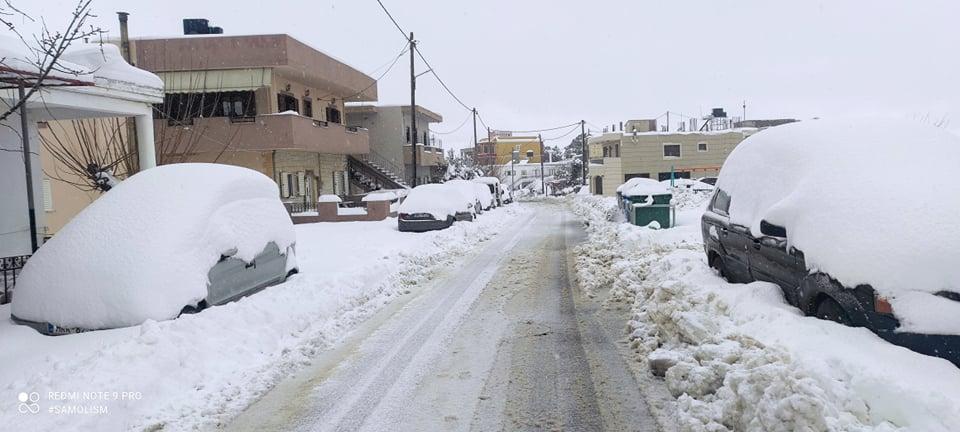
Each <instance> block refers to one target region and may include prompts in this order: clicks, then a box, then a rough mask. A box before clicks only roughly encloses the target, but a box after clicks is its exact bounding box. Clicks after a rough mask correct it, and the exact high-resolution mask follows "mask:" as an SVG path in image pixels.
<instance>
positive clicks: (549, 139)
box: [543, 123, 580, 142]
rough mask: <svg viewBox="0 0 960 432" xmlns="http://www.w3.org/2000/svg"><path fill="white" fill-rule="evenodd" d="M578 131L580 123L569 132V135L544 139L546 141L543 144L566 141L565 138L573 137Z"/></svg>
mask: <svg viewBox="0 0 960 432" xmlns="http://www.w3.org/2000/svg"><path fill="white" fill-rule="evenodd" d="M578 129H580V124H579V123H577V125H576V126H574V127H573V128H572V129H570V130H569V131H567V133H565V134H563V135H560V136H556V137H553V138H544V139H543V142H547V141H556V140H560V139H564V138H566V137H568V136H570V135H572V134H573V133H574V132H578Z"/></svg>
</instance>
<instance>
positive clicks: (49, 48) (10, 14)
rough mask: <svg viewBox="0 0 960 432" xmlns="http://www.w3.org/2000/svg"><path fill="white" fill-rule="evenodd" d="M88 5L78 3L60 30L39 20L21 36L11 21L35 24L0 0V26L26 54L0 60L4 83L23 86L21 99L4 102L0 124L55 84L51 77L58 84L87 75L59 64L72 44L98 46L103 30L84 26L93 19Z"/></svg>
mask: <svg viewBox="0 0 960 432" xmlns="http://www.w3.org/2000/svg"><path fill="white" fill-rule="evenodd" d="M91 2H92V0H80V1H78V3H77V5H76V7H75V8H74V9H73V12H72V17H71V19H70V21H69V23H68V24H67V25H66V27H65V28H64V29H62V30H52V29H50V28H49V27H48V26H47V24H46V21H44V20H43V19H42V18H41V19H40V22H39V23H40V30H39V31H38V32H37V33H33V34H24V33H23V32H21V31H20V29H19V27H17V25H16V24H15V23H14V20H16V19H21V20H26V21H30V22H37V21H36V20H35V19H33V18H32V17H31V16H30V15H28V14H27V13H25V12H23V11H22V10H20V9H18V8H16V7H15V6H14V5H13V4H12V3H11V2H10V0H3V3H2V4H0V24H2V25H4V26H5V27H6V28H7V30H8V31H9V32H10V33H13V35H14V37H15V38H16V39H18V40H20V42H22V43H23V45H24V48H25V50H24V52H25V54H26V55H25V56H24V57H23V58H7V57H3V58H0V73H2V74H3V81H4V82H6V83H17V86H18V87H19V86H20V85H23V86H24V87H25V88H24V90H25V97H23V98H20V99H18V100H17V102H16V103H13V104H10V103H8V102H6V101H5V100H4V101H3V103H4V104H5V105H6V107H5V108H4V109H3V110H2V111H0V122H2V121H3V120H6V118H7V117H9V116H10V115H11V114H13V113H14V112H16V111H17V110H19V109H20V106H21V105H23V104H25V103H27V101H28V100H29V99H30V97H31V96H33V95H34V94H35V93H36V92H38V91H39V90H40V89H41V88H43V87H45V86H52V85H58V84H55V83H54V82H52V81H53V80H52V78H58V79H57V80H56V82H61V83H62V82H63V78H64V77H65V76H66V77H74V78H76V77H79V76H80V75H83V74H85V73H89V71H82V70H76V69H74V68H72V67H70V66H68V65H67V64H65V63H64V62H62V61H61V57H62V56H63V54H64V53H65V52H66V51H67V49H68V48H69V47H70V45H72V44H73V43H74V42H77V41H83V40H87V39H89V38H91V37H97V38H98V39H99V40H100V41H101V43H102V36H103V33H104V31H103V30H101V29H100V28H99V27H94V26H92V25H89V24H88V23H87V21H88V20H89V19H91V18H96V15H94V14H93V13H92V11H91V10H90V3H91ZM59 85H63V84H59ZM0 100H2V99H0Z"/></svg>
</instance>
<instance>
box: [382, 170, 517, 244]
mask: <svg viewBox="0 0 960 432" xmlns="http://www.w3.org/2000/svg"><path fill="white" fill-rule="evenodd" d="M491 179H492V180H491ZM503 196H504V194H503V189H502V187H501V186H500V182H499V180H497V179H496V178H492V177H481V178H480V179H475V180H450V181H448V182H446V183H435V184H425V185H420V186H417V187H415V188H413V189H411V190H410V192H409V193H408V194H407V198H406V199H405V200H404V201H403V203H401V204H400V208H399V209H398V218H397V227H398V229H399V230H400V231H405V232H424V231H433V230H441V229H445V228H449V227H450V226H451V225H453V223H454V222H458V221H473V220H474V218H476V217H477V216H478V215H480V214H482V213H483V212H485V211H489V210H492V209H493V208H495V207H499V206H501V205H503V204H504V201H503V199H502V198H503Z"/></svg>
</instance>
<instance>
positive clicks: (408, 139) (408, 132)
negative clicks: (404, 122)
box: [407, 126, 410, 144]
mask: <svg viewBox="0 0 960 432" xmlns="http://www.w3.org/2000/svg"><path fill="white" fill-rule="evenodd" d="M407 144H410V126H407Z"/></svg>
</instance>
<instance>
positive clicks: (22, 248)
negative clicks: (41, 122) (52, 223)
mask: <svg viewBox="0 0 960 432" xmlns="http://www.w3.org/2000/svg"><path fill="white" fill-rule="evenodd" d="M31 112H32V110H30V111H28V113H27V116H28V117H30V116H32V114H31ZM8 126H9V127H8ZM20 131H21V129H20V116H19V115H18V114H17V113H13V114H11V115H10V116H9V117H7V119H6V120H5V121H4V122H3V127H0V148H3V149H7V150H14V151H0V184H2V185H3V186H2V187H3V194H2V195H0V257H9V256H17V255H29V254H30V253H31V250H30V223H29V217H28V213H27V184H26V183H27V182H26V174H25V171H24V163H23V153H21V152H20V151H17V150H21V151H22V149H23V144H22V141H21V138H20ZM27 137H28V139H29V141H30V150H31V153H32V157H31V171H32V172H33V176H32V177H33V179H32V180H33V186H34V187H33V190H34V208H35V209H36V218H37V219H36V220H37V222H36V225H37V232H38V240H37V244H38V245H39V244H42V243H43V242H42V236H43V231H44V227H45V226H46V217H45V214H44V211H43V187H42V185H43V175H42V171H43V170H42V165H41V161H40V156H39V155H38V151H37V149H38V148H39V146H40V137H39V134H38V132H37V125H36V123H30V124H29V125H28V126H27Z"/></svg>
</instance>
